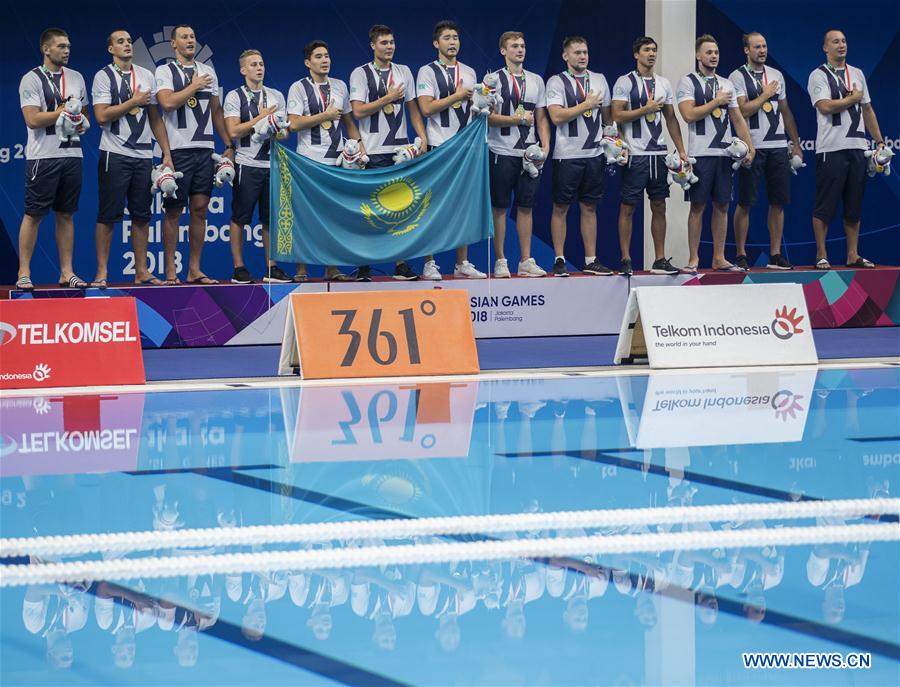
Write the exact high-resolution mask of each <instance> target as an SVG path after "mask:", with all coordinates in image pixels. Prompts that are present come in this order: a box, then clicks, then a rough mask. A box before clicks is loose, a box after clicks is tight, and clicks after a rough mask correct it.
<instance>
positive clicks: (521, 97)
mask: <svg viewBox="0 0 900 687" xmlns="http://www.w3.org/2000/svg"><path fill="white" fill-rule="evenodd" d="M508 73H509V79H510V81H511V82H512V87H513V91H514V92H515V94H516V116H517V117H524V116H525V105H524V104H523V103H524V102H525V77H524V76H523V77H522V86H521V87H520V86H519V80H518V79H517V78H516V76H515V74H513V73H512V72H508Z"/></svg>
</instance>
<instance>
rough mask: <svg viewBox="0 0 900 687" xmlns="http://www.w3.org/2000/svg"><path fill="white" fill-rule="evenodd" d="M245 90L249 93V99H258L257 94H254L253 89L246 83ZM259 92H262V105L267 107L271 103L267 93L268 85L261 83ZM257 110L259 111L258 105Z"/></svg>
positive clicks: (251, 100) (252, 100) (253, 100)
mask: <svg viewBox="0 0 900 687" xmlns="http://www.w3.org/2000/svg"><path fill="white" fill-rule="evenodd" d="M244 92H245V93H246V94H247V100H249V101H250V102H251V103H252V102H255V101H256V96H255V95H254V94H253V91H251V90H250V89H249V88H247V85H246V84H244ZM259 92H260V97H261V99H262V106H263V107H266V106H267V105H268V104H269V96H268V95H266V87H265V86H263V85H262V84H260V85H259ZM256 111H257V112H259V107H258V106H257V108H256Z"/></svg>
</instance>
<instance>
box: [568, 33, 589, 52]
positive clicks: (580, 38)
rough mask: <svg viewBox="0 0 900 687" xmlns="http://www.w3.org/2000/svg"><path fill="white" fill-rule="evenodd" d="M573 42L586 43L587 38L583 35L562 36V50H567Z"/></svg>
mask: <svg viewBox="0 0 900 687" xmlns="http://www.w3.org/2000/svg"><path fill="white" fill-rule="evenodd" d="M573 43H584V44H585V45H587V38H585V37H584V36H566V37H565V38H563V50H567V49H568V47H569V46H570V45H572V44H573Z"/></svg>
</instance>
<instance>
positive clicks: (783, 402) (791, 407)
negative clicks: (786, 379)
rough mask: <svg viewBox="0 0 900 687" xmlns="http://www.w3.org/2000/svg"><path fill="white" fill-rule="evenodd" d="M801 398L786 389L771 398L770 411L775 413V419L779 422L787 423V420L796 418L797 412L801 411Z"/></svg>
mask: <svg viewBox="0 0 900 687" xmlns="http://www.w3.org/2000/svg"><path fill="white" fill-rule="evenodd" d="M802 398H803V396H800V395H799V394H795V393H793V392H791V391H788V390H786V389H782V390H781V391H778V392H777V393H776V394H775V395H774V396H773V397H772V409H773V410H774V411H775V417H776V418H778V419H779V420H784V421H787V419H788V418H790V419H792V420H793V419H794V418H796V417H797V411H802V410H803V406H802V405H800V399H802Z"/></svg>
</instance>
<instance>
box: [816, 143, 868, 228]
mask: <svg viewBox="0 0 900 687" xmlns="http://www.w3.org/2000/svg"><path fill="white" fill-rule="evenodd" d="M866 165H867V163H866V156H865V151H862V150H836V151H834V152H832V153H818V154H817V155H816V207H815V209H814V210H813V217H816V218H818V219H820V220H822V221H823V222H825V223H826V224H827V223H828V222H830V221H831V220H832V219H834V215H835V213H836V212H837V204H838V202H839V201H841V200H843V201H844V219H845V220H846V221H848V222H858V221H859V218H860V217H861V216H862V204H863V193H864V192H865V190H866Z"/></svg>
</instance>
